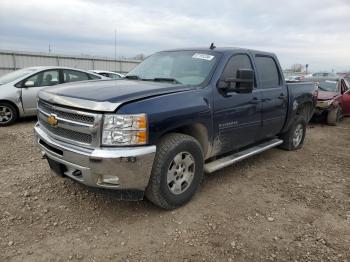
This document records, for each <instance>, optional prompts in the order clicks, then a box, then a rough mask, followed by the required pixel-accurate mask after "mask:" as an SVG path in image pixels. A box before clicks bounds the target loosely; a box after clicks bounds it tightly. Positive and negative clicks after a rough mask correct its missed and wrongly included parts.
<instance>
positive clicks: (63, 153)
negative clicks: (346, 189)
mask: <svg viewBox="0 0 350 262" xmlns="http://www.w3.org/2000/svg"><path fill="white" fill-rule="evenodd" d="M316 99H317V92H316V86H315V85H314V84H312V83H297V84H286V82H285V80H284V78H283V74H282V71H281V67H280V64H279V62H278V60H277V57H276V56H275V55H274V54H272V53H267V52H260V51H254V50H247V49H239V48H215V47H213V46H211V48H201V49H183V50H170V51H163V52H158V53H156V54H154V55H152V56H150V57H148V58H147V59H146V60H144V61H143V62H142V63H141V64H139V65H138V66H137V67H136V68H135V69H133V70H132V71H131V72H130V73H129V74H128V75H127V76H126V77H125V78H124V79H122V80H116V81H113V80H104V81H89V82H84V83H83V82H81V83H70V84H64V85H62V86H60V87H59V88H55V87H52V88H50V89H46V90H43V91H41V92H40V93H39V99H38V123H37V124H36V126H35V134H36V140H37V142H38V144H39V145H40V147H41V149H42V153H43V157H44V158H46V159H47V160H48V163H49V166H50V168H51V170H53V171H54V173H56V174H59V175H61V176H65V177H69V178H71V179H73V180H75V181H77V182H80V183H83V184H85V185H87V186H91V187H98V188H106V189H114V190H116V192H118V194H119V193H120V196H121V197H120V198H122V199H128V200H139V199H142V198H143V197H144V195H145V196H146V197H147V198H148V199H149V200H150V201H151V202H153V203H154V204H155V205H157V206H159V207H161V208H164V209H173V208H176V207H178V206H181V205H183V204H185V203H186V202H188V201H189V200H190V199H191V198H192V197H193V195H194V194H195V192H196V190H197V188H198V186H199V185H200V182H201V181H202V178H203V174H204V173H205V172H206V173H211V172H215V171H217V170H219V169H221V168H224V167H226V166H229V165H232V164H234V163H236V162H237V161H240V160H242V159H245V158H247V157H250V156H253V155H255V154H258V153H260V152H263V151H265V150H268V149H270V148H273V147H276V146H279V147H281V148H284V149H287V150H296V149H299V148H301V147H302V145H303V142H304V138H305V132H306V124H307V122H308V121H309V120H310V118H311V116H312V115H313V111H314V107H315V103H316ZM116 194H117V193H116Z"/></svg>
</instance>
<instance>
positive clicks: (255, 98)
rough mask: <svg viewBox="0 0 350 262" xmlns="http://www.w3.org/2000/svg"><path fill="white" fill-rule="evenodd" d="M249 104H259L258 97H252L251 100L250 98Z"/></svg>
mask: <svg viewBox="0 0 350 262" xmlns="http://www.w3.org/2000/svg"><path fill="white" fill-rule="evenodd" d="M249 103H250V104H255V105H256V104H259V99H258V98H257V97H253V99H252V100H250V102H249Z"/></svg>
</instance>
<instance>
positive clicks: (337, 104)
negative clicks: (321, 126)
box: [313, 77, 350, 125]
mask: <svg viewBox="0 0 350 262" xmlns="http://www.w3.org/2000/svg"><path fill="white" fill-rule="evenodd" d="M313 81H314V82H316V85H317V86H318V97H317V104H316V110H315V116H316V118H322V119H324V118H325V119H326V121H327V124H328V125H336V124H337V123H338V122H339V120H340V119H341V117H342V116H350V89H349V83H348V82H347V80H346V79H344V78H342V77H334V78H328V79H319V78H314V79H313Z"/></svg>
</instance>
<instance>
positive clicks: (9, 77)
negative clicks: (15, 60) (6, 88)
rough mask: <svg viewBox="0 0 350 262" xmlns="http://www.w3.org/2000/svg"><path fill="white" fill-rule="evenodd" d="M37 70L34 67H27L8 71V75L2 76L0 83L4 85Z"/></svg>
mask: <svg viewBox="0 0 350 262" xmlns="http://www.w3.org/2000/svg"><path fill="white" fill-rule="evenodd" d="M35 71H36V69H33V68H32V69H29V68H27V69H20V70H17V71H14V72H11V73H8V74H6V75H3V76H0V85H4V84H7V83H10V82H12V81H15V80H16V79H18V78H21V77H23V76H26V75H28V74H30V73H33V72H35Z"/></svg>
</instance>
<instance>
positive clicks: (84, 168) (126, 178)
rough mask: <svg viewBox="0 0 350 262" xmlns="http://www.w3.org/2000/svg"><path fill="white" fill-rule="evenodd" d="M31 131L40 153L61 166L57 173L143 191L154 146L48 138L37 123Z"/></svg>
mask: <svg viewBox="0 0 350 262" xmlns="http://www.w3.org/2000/svg"><path fill="white" fill-rule="evenodd" d="M34 132H35V136H36V141H37V142H38V144H39V146H40V147H41V149H42V152H43V155H44V156H45V157H46V158H48V159H49V160H51V161H53V162H54V163H58V164H59V165H60V167H62V172H61V175H64V176H68V177H70V178H72V179H74V180H76V181H78V182H80V183H82V184H85V185H87V186H92V187H100V188H110V189H123V190H124V189H128V190H129V189H130V190H140V191H144V190H145V189H146V187H147V185H148V181H149V178H150V175H151V170H152V165H153V160H154V157H155V153H156V146H142V147H141V146H140V147H119V148H98V149H86V148H83V147H78V146H75V145H71V144H68V143H65V142H61V141H57V140H56V139H52V138H51V137H50V136H48V135H47V134H46V133H45V132H44V130H43V129H41V127H40V124H39V123H37V124H36V125H35V127H34ZM108 177H112V178H114V179H113V183H110V181H108V179H106V178H108ZM106 181H108V182H107V183H106Z"/></svg>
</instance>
